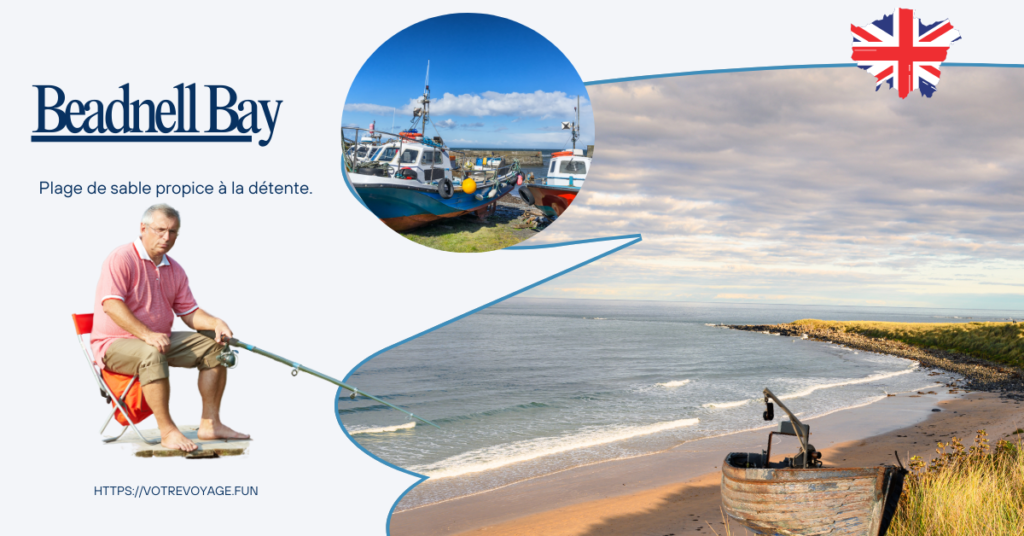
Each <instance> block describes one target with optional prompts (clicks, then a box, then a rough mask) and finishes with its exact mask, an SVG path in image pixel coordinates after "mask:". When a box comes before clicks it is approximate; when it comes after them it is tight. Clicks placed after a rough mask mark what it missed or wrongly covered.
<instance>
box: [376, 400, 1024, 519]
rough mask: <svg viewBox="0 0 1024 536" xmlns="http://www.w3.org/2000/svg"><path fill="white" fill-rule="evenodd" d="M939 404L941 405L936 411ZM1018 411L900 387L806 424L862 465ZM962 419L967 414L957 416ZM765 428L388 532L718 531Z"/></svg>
mask: <svg viewBox="0 0 1024 536" xmlns="http://www.w3.org/2000/svg"><path fill="white" fill-rule="evenodd" d="M953 391H956V390H955V389H954V390H953ZM937 407H941V408H942V409H941V410H940V411H938V412H933V411H932V410H933V408H937ZM1021 409H1022V408H1021V405H1020V402H1019V401H1014V400H1010V399H1005V398H1000V397H998V396H997V395H995V394H992V393H980V392H975V393H970V394H966V393H963V392H962V391H959V392H956V393H952V394H942V395H940V394H934V395H919V394H913V393H905V394H902V395H897V396H890V397H886V398H884V399H881V400H878V401H877V402H874V403H870V404H867V405H864V406H860V407H857V408H848V409H844V410H840V411H838V412H835V413H832V414H828V415H823V416H819V417H814V418H812V419H808V420H807V423H808V424H810V425H811V426H812V434H813V436H812V437H813V441H814V442H815V443H816V444H817V446H818V447H819V449H820V450H821V451H822V452H823V453H824V461H825V462H826V465H829V466H833V467H835V466H840V465H843V466H866V465H876V464H879V463H886V464H892V463H895V458H894V456H893V452H894V451H896V450H898V451H899V452H900V453H901V454H900V456H901V457H904V456H910V455H920V456H922V457H925V458H926V459H927V458H928V457H929V455H930V454H933V453H934V446H935V442H936V441H939V440H942V441H947V440H949V438H950V437H951V436H952V435H958V436H959V437H962V438H965V440H966V441H970V438H972V437H973V435H974V433H975V431H976V430H977V429H982V428H985V429H986V430H987V431H988V432H989V437H990V438H992V439H993V440H994V439H996V438H1002V437H1003V436H1004V435H1006V434H1007V433H1009V432H1012V431H1013V430H1014V429H1016V428H1014V427H1015V426H1016V427H1019V426H1021V425H1024V418H1022V417H1020V416H1019V414H1020V411H1021ZM962 417H972V418H969V419H968V421H969V422H964V421H963V420H958V419H961V418H962ZM1018 421H1019V422H1018ZM752 422H755V421H753V420H752ZM777 422H778V421H776V423H777ZM773 424H774V423H773ZM768 426H770V425H768ZM767 431H768V430H767V427H764V428H762V429H756V430H750V431H744V432H737V433H733V434H729V435H724V436H719V437H715V438H705V439H700V440H696V441H692V442H687V443H684V444H682V445H679V446H677V447H675V448H672V449H669V450H667V451H662V452H658V453H655V454H650V455H646V456H640V457H637V458H629V459H624V460H612V461H608V462H602V463H599V464H595V465H591V466H585V467H577V468H573V469H569V470H566V471H562V472H560V473H556V474H553V475H546V476H543V477H539V478H536V479H532V480H528V481H524V482H519V483H516V484H511V485H509V486H506V487H504V488H500V489H497V490H491V491H487V492H483V493H480V494H477V495H470V496H466V497H459V498H456V499H452V500H450V501H445V502H440V503H434V504H429V505H425V506H422V507H417V508H414V509H411V510H403V511H399V512H396V513H394V514H393V515H392V517H391V522H390V526H391V534H392V535H393V536H404V535H407V534H408V535H411V534H416V535H433V534H463V533H464V534H468V533H474V534H475V533H478V532H486V533H487V534H489V535H490V534H498V535H513V534H552V535H582V534H586V535H597V534H623V535H625V534H648V533H649V534H670V533H673V534H676V535H678V534H683V533H686V532H688V531H692V532H691V533H694V534H698V533H701V532H700V531H698V530H697V527H702V528H701V529H700V530H702V531H705V532H703V533H704V534H708V533H710V531H708V526H707V524H706V523H705V520H707V521H711V523H712V526H713V527H714V528H715V529H716V530H720V529H721V515H720V513H719V511H718V507H719V505H720V496H719V495H718V493H719V492H718V484H719V480H720V478H721V473H720V472H719V467H720V465H721V460H722V459H723V458H724V457H725V454H726V453H727V452H743V451H750V452H756V451H760V450H762V449H763V448H764V447H765V446H766V445H765V444H764V443H765V441H766V439H767ZM1015 437H1016V436H1015ZM782 441H785V440H782ZM776 448H778V449H779V451H778V452H779V454H778V456H781V455H782V451H786V452H789V451H790V450H791V449H793V448H795V444H789V443H785V442H783V443H782V444H781V446H780V447H776ZM773 457H774V456H773ZM906 463H907V460H906V459H904V464H906Z"/></svg>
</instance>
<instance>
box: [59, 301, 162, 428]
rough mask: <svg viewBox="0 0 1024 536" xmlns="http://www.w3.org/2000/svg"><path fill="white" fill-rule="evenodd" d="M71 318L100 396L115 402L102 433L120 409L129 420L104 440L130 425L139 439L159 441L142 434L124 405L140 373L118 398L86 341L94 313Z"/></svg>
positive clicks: (90, 330) (104, 422)
mask: <svg viewBox="0 0 1024 536" xmlns="http://www.w3.org/2000/svg"><path fill="white" fill-rule="evenodd" d="M71 318H72V319H73V320H74V321H75V332H76V333H77V334H78V343H79V344H81V345H82V352H83V353H84V354H85V360H86V361H87V362H88V363H89V370H91V371H92V376H93V378H94V379H95V380H96V384H97V385H98V386H99V388H100V396H102V397H103V398H104V400H106V401H107V404H110V403H111V402H113V403H114V406H115V407H114V409H113V411H111V412H110V415H109V416H107V420H105V421H103V427H101V428H100V435H103V432H104V431H106V429H107V426H109V425H110V420H111V419H113V418H114V415H116V414H117V412H118V411H120V412H121V415H123V416H124V418H125V420H126V421H128V424H127V425H126V426H125V427H124V428H122V429H121V433H119V434H117V435H116V436H113V437H110V436H103V442H104V443H109V442H111V441H116V440H118V439H120V438H121V436H123V435H124V433H125V432H126V431H128V427H129V426H130V427H131V429H132V430H133V431H135V435H137V436H139V439H141V440H143V441H145V442H146V443H149V444H150V445H155V444H157V443H159V442H160V439H146V437H145V436H143V435H142V432H139V429H138V428H136V427H135V423H134V422H132V418H131V417H130V416H129V415H128V411H127V410H125V407H124V398H125V397H126V396H128V390H129V389H131V387H132V384H134V383H135V382H136V381H138V379H139V375H138V374H135V376H132V379H131V381H130V382H128V385H126V386H125V388H124V393H122V394H121V398H118V397H117V395H115V394H114V391H113V390H111V389H110V386H108V385H107V382H105V381H103V373H102V372H101V369H100V367H99V365H97V364H96V362H95V361H93V358H92V352H91V351H90V350H89V344H88V343H86V342H85V336H86V335H89V334H91V333H92V314H85V315H75V314H73V315H71Z"/></svg>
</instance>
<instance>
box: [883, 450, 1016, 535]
mask: <svg viewBox="0 0 1024 536" xmlns="http://www.w3.org/2000/svg"><path fill="white" fill-rule="evenodd" d="M1022 431H1024V430H1018V433H1019V432H1022ZM985 435H986V434H985V432H984V431H983V430H979V431H978V435H977V437H976V438H975V443H974V446H972V447H969V448H966V447H964V445H963V444H962V443H961V442H960V440H959V439H958V438H956V437H954V438H953V439H952V440H951V441H950V442H949V443H939V444H938V447H939V448H938V449H936V450H937V452H938V454H939V457H938V458H936V459H934V460H932V461H931V462H930V463H928V464H925V463H923V462H922V461H921V460H920V459H919V458H918V457H916V456H915V457H914V458H913V459H912V460H911V473H910V474H909V475H907V480H906V483H905V487H904V490H903V495H902V496H901V497H900V503H899V507H898V509H897V511H896V515H895V517H894V518H893V522H892V525H891V526H890V527H889V531H888V533H887V534H888V535H889V536H932V535H936V536H937V535H940V534H941V535H946V534H984V535H991V536H1011V535H1012V536H1020V535H1021V534H1024V448H1022V444H1021V441H1020V439H1016V440H1011V441H1006V440H1002V441H999V442H998V443H997V445H996V447H995V449H990V448H989V445H988V439H987V438H986V437H985Z"/></svg>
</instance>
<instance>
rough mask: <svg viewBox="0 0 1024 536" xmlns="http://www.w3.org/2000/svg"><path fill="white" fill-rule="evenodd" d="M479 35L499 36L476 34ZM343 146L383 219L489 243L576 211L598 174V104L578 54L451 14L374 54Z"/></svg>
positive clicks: (458, 242)
mask: <svg viewBox="0 0 1024 536" xmlns="http://www.w3.org/2000/svg"><path fill="white" fill-rule="evenodd" d="M479 32H484V33H486V34H487V35H492V36H500V38H499V39H484V40H477V39H472V38H469V37H468V36H469V35H473V34H476V33H479ZM341 149H342V172H343V175H344V177H345V179H346V180H347V181H348V183H349V186H350V187H351V190H352V192H353V194H354V195H355V196H356V197H357V198H358V199H359V200H360V201H361V202H362V203H363V205H364V206H365V207H366V208H367V209H368V210H370V211H371V212H372V213H373V214H374V215H375V216H377V217H378V218H379V219H380V220H381V221H382V222H383V223H384V224H385V225H387V226H388V227H390V228H391V229H393V230H395V231H396V232H398V233H401V234H402V236H404V237H406V238H408V239H409V240H411V241H413V242H416V243H418V244H422V245H425V246H428V247H431V248H434V249H439V250H443V251H453V252H484V251H492V250H496V249H502V248H505V247H507V246H511V245H515V244H518V243H519V242H522V241H523V240H526V239H528V238H531V237H533V236H534V235H536V234H538V233H539V232H541V231H542V230H544V229H546V228H547V227H548V226H549V225H551V224H552V223H553V222H554V220H555V219H557V218H558V217H559V216H561V215H562V213H563V212H565V211H566V210H568V208H569V205H571V204H572V202H573V200H574V199H575V198H576V196H577V195H578V194H579V192H580V191H581V189H582V188H583V185H584V183H585V181H586V178H587V175H588V173H589V172H590V164H591V160H592V158H593V155H594V120H593V110H592V108H591V105H590V98H589V96H588V94H587V90H586V87H584V85H583V81H582V80H581V79H580V76H579V74H578V73H577V72H576V69H575V68H574V67H573V66H572V63H570V61H569V59H568V58H566V57H565V55H564V54H562V52H561V51H559V50H558V48H557V47H555V46H554V45H553V44H552V43H551V42H550V41H548V40H547V39H546V38H544V37H543V36H541V35H540V34H538V33H537V32H535V31H533V30H531V29H529V28H527V27H526V26H523V25H521V24H519V23H517V22H514V21H511V20H508V19H504V18H501V17H496V16H493V15H483V14H468V13H463V14H453V15H444V16H440V17H435V18H432V19H428V20H425V21H422V22H419V23H417V24H414V25H412V26H410V27H408V28H406V29H404V30H402V31H400V32H398V33H397V34H395V35H394V36H393V37H391V38H390V39H388V40H387V41H386V42H385V43H384V44H382V45H381V46H380V47H379V48H378V49H377V50H376V51H375V52H374V53H373V54H372V55H371V56H370V57H369V59H367V60H366V63H364V64H363V67H362V68H361V69H360V70H359V73H358V74H357V76H356V78H355V80H353V82H352V86H351V88H350V89H349V92H348V95H347V97H346V99H345V106H344V111H343V116H342V127H341Z"/></svg>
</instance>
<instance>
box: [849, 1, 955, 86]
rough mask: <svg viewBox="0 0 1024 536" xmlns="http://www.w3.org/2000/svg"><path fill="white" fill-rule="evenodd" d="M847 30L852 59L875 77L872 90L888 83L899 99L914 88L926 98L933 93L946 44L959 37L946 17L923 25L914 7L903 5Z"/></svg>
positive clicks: (944, 57) (948, 44)
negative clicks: (850, 41) (850, 39)
mask: <svg viewBox="0 0 1024 536" xmlns="http://www.w3.org/2000/svg"><path fill="white" fill-rule="evenodd" d="M850 31H851V32H852V33H853V61H855V62H857V66H858V67H860V68H861V69H864V70H866V71H867V72H869V73H871V74H872V76H874V77H875V91H878V88H879V87H881V85H882V83H883V82H888V83H889V87H890V88H892V87H896V89H897V90H898V91H899V95H900V98H901V99H905V98H907V95H910V93H911V92H912V91H914V90H915V89H920V90H921V94H922V95H924V96H925V97H931V96H932V94H933V93H935V86H936V85H938V83H939V76H940V75H941V74H942V71H941V65H942V62H943V61H945V60H946V54H947V53H948V52H949V47H950V46H951V45H952V44H953V42H954V41H958V40H959V39H960V32H958V31H957V30H954V29H953V25H952V24H950V22H949V19H946V20H943V21H939V22H935V23H932V24H924V23H922V22H921V19H918V18H915V17H914V10H912V9H902V8H900V9H897V10H896V11H895V12H894V13H893V14H891V15H886V16H884V17H882V18H881V19H880V20H876V21H874V22H872V23H871V24H867V25H864V26H855V25H853V24H851V25H850Z"/></svg>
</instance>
